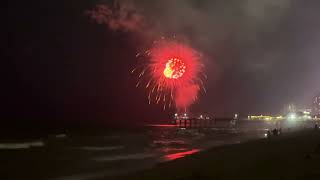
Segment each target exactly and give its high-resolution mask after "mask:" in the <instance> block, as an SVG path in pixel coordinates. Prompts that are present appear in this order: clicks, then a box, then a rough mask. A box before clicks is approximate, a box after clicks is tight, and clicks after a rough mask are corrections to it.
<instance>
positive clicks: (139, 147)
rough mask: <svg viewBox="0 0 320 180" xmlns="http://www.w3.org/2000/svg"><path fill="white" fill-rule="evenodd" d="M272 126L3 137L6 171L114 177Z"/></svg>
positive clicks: (79, 178) (56, 178)
mask: <svg viewBox="0 0 320 180" xmlns="http://www.w3.org/2000/svg"><path fill="white" fill-rule="evenodd" d="M268 128H270V126H268V125H258V126H257V125H246V124H242V125H241V126H238V127H231V126H224V127H215V128H202V129H186V128H178V127H175V126H172V125H147V126H146V127H145V128H144V131H137V132H113V133H106V134H99V135H90V134H89V135H88V134H86V135H81V134H72V133H61V134H50V135H48V136H45V137H41V138H37V139H30V140H28V141H22V142H17V141H15V142H1V143H0V160H1V163H0V168H1V170H0V175H1V177H7V178H9V179H50V180H89V179H97V178H100V177H109V178H108V179H112V177H115V176H118V175H123V174H127V173H131V172H135V171H138V170H143V169H148V168H152V167H154V166H156V165H157V164H159V163H162V162H166V161H172V160H175V159H178V158H183V157H185V156H187V155H190V154H194V153H197V152H199V151H203V150H206V149H208V148H212V147H216V146H222V145H227V144H237V143H242V142H245V141H248V140H253V139H259V138H265V134H266V131H267V130H268Z"/></svg>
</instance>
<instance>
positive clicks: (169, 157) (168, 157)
mask: <svg viewBox="0 0 320 180" xmlns="http://www.w3.org/2000/svg"><path fill="white" fill-rule="evenodd" d="M199 151H200V149H192V150H189V151H184V152H178V153H173V154H168V155H165V156H164V159H165V160H167V161H171V160H175V159H178V158H183V157H185V156H187V155H191V154H194V153H197V152H199Z"/></svg>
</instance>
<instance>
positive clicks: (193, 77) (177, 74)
mask: <svg viewBox="0 0 320 180" xmlns="http://www.w3.org/2000/svg"><path fill="white" fill-rule="evenodd" d="M136 57H147V63H146V65H143V66H142V67H141V68H135V69H134V70H132V71H131V72H132V73H137V75H138V77H139V81H138V83H137V84H138V86H139V84H140V83H142V81H143V82H145V83H146V85H145V87H146V89H148V90H149V95H148V100H149V103H151V101H154V102H155V103H156V104H158V103H159V102H160V100H161V99H162V102H163V104H164V105H163V108H164V109H166V107H171V103H172V101H174V102H175V105H176V108H178V109H185V108H187V107H188V106H189V105H191V104H192V103H193V102H194V101H195V100H196V99H197V97H198V91H199V90H200V86H201V87H202V89H203V90H204V91H205V88H204V87H203V80H202V79H201V77H204V78H206V76H205V74H204V73H203V72H202V67H203V66H202V63H201V61H200V55H199V53H198V52H197V51H195V50H194V49H192V48H191V47H189V46H187V45H185V44H181V43H178V42H176V41H166V40H161V41H160V42H156V43H154V45H153V47H152V48H151V49H150V50H147V51H145V52H144V54H143V53H138V54H137V55H136ZM138 69H140V70H138ZM136 71H139V72H136ZM152 99H154V100H152Z"/></svg>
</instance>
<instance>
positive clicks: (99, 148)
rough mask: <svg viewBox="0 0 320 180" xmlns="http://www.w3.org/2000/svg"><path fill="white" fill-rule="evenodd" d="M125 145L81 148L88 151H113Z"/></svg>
mask: <svg viewBox="0 0 320 180" xmlns="http://www.w3.org/2000/svg"><path fill="white" fill-rule="evenodd" d="M123 148H124V146H82V147H79V149H82V150H87V151H112V150H117V149H123Z"/></svg>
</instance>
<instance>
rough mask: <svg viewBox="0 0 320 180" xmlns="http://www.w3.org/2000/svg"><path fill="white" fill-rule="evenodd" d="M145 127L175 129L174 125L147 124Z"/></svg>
mask: <svg viewBox="0 0 320 180" xmlns="http://www.w3.org/2000/svg"><path fill="white" fill-rule="evenodd" d="M146 126H151V127H176V126H177V125H175V124H147V125H146Z"/></svg>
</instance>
